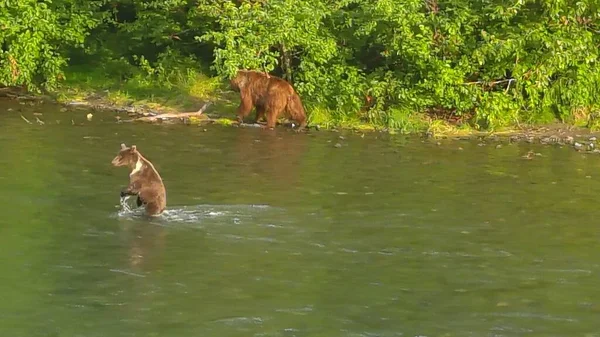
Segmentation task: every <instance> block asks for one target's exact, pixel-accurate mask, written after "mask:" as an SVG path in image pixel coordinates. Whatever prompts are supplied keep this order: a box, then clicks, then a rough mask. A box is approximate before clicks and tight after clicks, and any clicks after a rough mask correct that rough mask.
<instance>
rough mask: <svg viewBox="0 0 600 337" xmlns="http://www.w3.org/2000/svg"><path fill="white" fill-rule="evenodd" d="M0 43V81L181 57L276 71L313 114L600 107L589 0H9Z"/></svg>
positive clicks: (579, 114)
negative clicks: (75, 67)
mask: <svg viewBox="0 0 600 337" xmlns="http://www.w3.org/2000/svg"><path fill="white" fill-rule="evenodd" d="M86 37H87V38H86ZM84 38H85V41H84ZM0 41H1V42H2V50H1V52H2V54H1V55H0V82H1V83H3V84H24V83H25V84H29V83H43V84H44V85H46V86H52V85H53V84H54V83H55V82H56V79H57V78H58V77H59V75H60V69H61V67H62V66H63V65H64V62H65V58H66V57H67V56H71V62H76V61H77V62H87V60H88V58H89V59H94V58H95V59H96V61H98V60H99V61H100V62H104V63H106V62H108V59H111V60H115V59H122V60H126V62H129V63H130V64H134V65H137V66H144V64H149V65H151V66H152V67H151V68H149V69H159V70H160V69H163V71H165V69H164V68H165V67H171V66H173V64H174V60H176V59H181V60H182V62H183V63H185V64H190V62H195V64H197V67H198V68H199V69H204V71H205V72H206V71H210V72H212V74H213V75H219V76H222V77H223V78H225V77H228V76H231V75H232V74H233V73H234V71H235V69H238V68H253V69H262V70H265V71H270V72H273V73H275V74H278V75H280V76H283V77H284V78H286V79H288V80H290V81H292V82H293V83H294V85H295V87H296V88H297V89H298V91H299V92H300V94H301V95H302V97H303V99H304V100H305V102H306V103H307V106H308V111H309V113H310V111H311V110H313V111H316V110H319V111H327V113H328V114H330V117H332V118H336V119H344V118H355V119H357V118H361V119H365V120H368V121H370V122H374V123H378V124H382V125H388V126H390V127H400V128H402V127H403V125H404V123H405V122H406V120H407V116H411V115H415V114H420V113H421V114H422V113H429V114H438V115H439V114H444V115H446V116H447V115H455V116H461V115H464V116H474V119H473V120H474V121H476V122H477V124H478V125H480V126H484V127H490V128H493V127H498V126H503V125H507V124H511V123H519V122H546V121H551V120H554V119H559V120H563V121H568V122H575V120H582V119H583V120H585V119H586V118H590V117H591V116H594V115H595V113H597V112H598V111H600V107H599V103H598V99H597V98H598V97H600V67H599V64H598V62H599V61H600V59H599V52H598V49H599V46H600V2H598V1H597V0H583V1H567V0H537V1H535V0H504V1H497V0H494V1H492V0H340V1H330V0H307V1H300V0H273V1H264V0H263V1H260V0H255V1H249V0H237V1H226V0H197V1H194V0H160V1H159V0H154V1H144V0H119V1H117V0H114V1H84V0H79V1H78V0H62V1H59V0H55V1H53V2H50V1H45V2H44V1H37V0H19V1H4V2H2V4H0ZM84 42H85V48H86V49H85V50H86V54H85V56H82V55H84V54H82V53H81V52H80V53H74V52H73V48H75V47H79V46H82V45H83V43H84ZM73 55H78V56H77V60H75V57H74V56H73ZM140 60H143V61H140ZM164 60H169V64H168V65H166V64H161V62H164ZM144 62H145V63H144ZM205 66H209V67H205ZM161 67H162V68H161ZM203 67H204V68H203ZM157 71H158V70H157Z"/></svg>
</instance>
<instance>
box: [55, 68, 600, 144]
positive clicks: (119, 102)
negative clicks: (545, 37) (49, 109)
mask: <svg viewBox="0 0 600 337" xmlns="http://www.w3.org/2000/svg"><path fill="white" fill-rule="evenodd" d="M53 98H54V99H56V100H57V101H58V102H59V103H63V104H69V103H74V102H81V103H84V102H85V103H89V104H90V105H95V104H103V105H108V106H115V107H134V108H138V109H139V108H142V109H143V110H150V111H153V112H157V113H177V112H191V111H197V110H198V109H199V108H200V107H202V106H203V104H204V103H206V102H208V101H210V102H212V103H213V104H212V105H211V106H210V107H209V109H208V110H207V112H206V114H207V115H208V116H210V117H211V118H212V119H214V120H215V121H216V122H217V123H220V124H233V121H234V120H235V110H236V108H237V106H238V104H239V94H237V93H235V92H233V91H231V90H230V89H229V87H228V84H227V83H226V82H225V81H223V80H221V79H220V78H217V77H210V76H207V75H205V74H204V73H202V72H201V71H199V70H190V69H188V70H185V71H183V70H179V69H177V70H175V71H172V72H169V73H168V74H159V75H157V74H152V73H150V74H149V73H148V72H146V73H143V72H140V71H135V72H127V71H125V72H124V71H117V70H115V69H114V67H113V68H110V67H107V66H99V67H89V66H85V67H83V66H79V67H76V66H71V67H68V68H67V69H66V71H65V80H64V81H62V82H61V83H60V86H59V87H58V89H57V90H56V91H55V92H54V93H53ZM304 100H305V105H306V108H307V113H308V115H309V125H311V126H319V127H320V128H322V129H353V130H360V131H376V130H380V131H386V132H389V133H402V134H415V133H417V134H429V135H433V136H489V135H492V134H495V135H511V134H524V133H539V132H542V133H543V130H558V129H561V128H562V129H565V130H569V129H571V128H573V127H575V128H577V129H581V128H584V129H588V130H587V131H595V130H596V129H597V125H598V123H597V121H596V120H595V119H593V118H591V116H589V115H587V114H581V118H579V119H577V120H573V121H572V122H571V123H559V122H553V123H539V124H529V125H525V124H521V123H514V124H512V125H509V126H506V127H504V128H500V129H495V130H482V129H479V128H477V126H476V125H475V124H474V123H471V122H469V121H468V120H464V121H460V120H459V121H458V122H457V121H456V120H452V121H451V120H449V118H447V116H435V115H427V114H419V113H406V112H401V111H391V112H390V115H391V116H393V117H394V118H393V119H391V120H388V121H387V122H384V123H381V122H380V123H373V122H368V121H365V119H364V118H363V119H360V118H359V117H349V116H356V115H357V114H336V113H335V112H333V111H330V110H327V109H323V108H321V107H319V106H317V105H314V104H312V102H310V100H309V99H306V98H305V99H304ZM540 130H542V131H540Z"/></svg>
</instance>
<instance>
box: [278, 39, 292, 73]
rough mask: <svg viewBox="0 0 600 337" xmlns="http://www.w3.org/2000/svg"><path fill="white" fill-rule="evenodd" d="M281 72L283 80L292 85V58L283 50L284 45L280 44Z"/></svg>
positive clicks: (288, 52)
mask: <svg viewBox="0 0 600 337" xmlns="http://www.w3.org/2000/svg"><path fill="white" fill-rule="evenodd" d="M280 48H281V70H283V78H284V79H285V80H286V81H288V82H290V83H292V56H291V53H290V51H289V50H287V49H286V48H285V44H284V43H281V46H280Z"/></svg>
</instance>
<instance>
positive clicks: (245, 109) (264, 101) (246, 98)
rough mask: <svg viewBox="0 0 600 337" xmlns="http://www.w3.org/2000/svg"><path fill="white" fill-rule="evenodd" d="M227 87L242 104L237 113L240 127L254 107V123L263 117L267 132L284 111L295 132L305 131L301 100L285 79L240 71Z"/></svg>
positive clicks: (304, 117)
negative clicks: (235, 93)
mask: <svg viewBox="0 0 600 337" xmlns="http://www.w3.org/2000/svg"><path fill="white" fill-rule="evenodd" d="M230 84H231V88H232V89H233V90H235V91H237V92H239V93H240V98H241V103H240V106H239V107H238V110H237V114H238V121H239V122H240V123H242V122H243V120H244V117H246V116H248V114H250V111H252V108H253V107H256V122H258V120H259V119H260V118H261V117H262V116H263V115H264V116H265V117H266V118H267V127H268V128H271V129H272V128H274V127H275V124H276V123H277V117H279V115H280V114H281V113H282V112H284V111H287V113H288V114H289V116H290V117H291V119H293V120H295V121H296V122H298V124H299V127H298V130H302V129H304V128H305V127H306V113H305V112H304V107H303V106H302V101H301V100H300V96H298V94H297V93H296V91H295V90H294V88H293V87H292V86H291V85H290V84H289V83H288V82H287V81H285V80H284V79H282V78H279V77H276V76H272V75H269V74H265V73H262V72H258V71H252V70H239V71H238V72H237V75H236V76H235V77H234V78H233V79H231V81H230Z"/></svg>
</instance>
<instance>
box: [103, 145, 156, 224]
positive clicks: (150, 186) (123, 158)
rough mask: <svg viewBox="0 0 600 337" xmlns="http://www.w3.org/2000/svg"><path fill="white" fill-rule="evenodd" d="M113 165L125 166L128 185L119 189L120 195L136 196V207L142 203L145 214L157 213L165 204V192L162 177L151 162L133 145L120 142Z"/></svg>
mask: <svg viewBox="0 0 600 337" xmlns="http://www.w3.org/2000/svg"><path fill="white" fill-rule="evenodd" d="M111 163H112V165H113V166H127V167H129V168H130V169H131V173H129V185H128V186H127V188H125V189H124V190H122V191H121V197H124V196H127V195H135V196H137V205H138V207H140V206H142V205H144V206H145V208H146V214H148V215H159V214H160V213H162V212H163V211H164V210H165V208H166V206H167V192H166V190H165V185H164V184H163V181H162V178H161V177H160V174H158V171H157V170H156V169H155V168H154V165H152V163H151V162H150V161H149V160H148V159H146V158H144V156H142V154H141V153H140V152H139V151H138V150H137V148H136V146H135V145H132V146H131V147H127V146H125V144H121V150H120V151H119V154H117V156H116V157H115V158H114V159H113V160H112V162H111Z"/></svg>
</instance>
